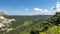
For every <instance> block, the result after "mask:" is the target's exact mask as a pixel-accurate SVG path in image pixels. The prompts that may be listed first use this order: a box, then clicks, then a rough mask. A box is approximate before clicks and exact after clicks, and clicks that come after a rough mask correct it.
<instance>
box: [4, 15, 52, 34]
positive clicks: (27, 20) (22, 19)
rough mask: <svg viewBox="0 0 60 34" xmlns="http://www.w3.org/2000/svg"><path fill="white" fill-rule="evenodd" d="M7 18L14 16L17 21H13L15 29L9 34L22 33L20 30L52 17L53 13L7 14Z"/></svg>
mask: <svg viewBox="0 0 60 34" xmlns="http://www.w3.org/2000/svg"><path fill="white" fill-rule="evenodd" d="M5 17H6V18H14V19H16V22H14V23H12V27H14V30H13V31H11V32H9V33H7V34H20V32H22V31H24V30H26V29H29V28H30V27H32V26H35V24H38V23H40V22H41V21H42V20H44V19H47V18H49V17H51V15H34V16H5Z"/></svg>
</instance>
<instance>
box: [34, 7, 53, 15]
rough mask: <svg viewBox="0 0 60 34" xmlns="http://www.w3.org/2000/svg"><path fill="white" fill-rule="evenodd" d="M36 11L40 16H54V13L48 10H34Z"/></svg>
mask: <svg viewBox="0 0 60 34" xmlns="http://www.w3.org/2000/svg"><path fill="white" fill-rule="evenodd" d="M34 10H35V11H36V12H37V13H38V14H40V15H52V13H51V12H50V11H49V10H47V9H44V10H43V9H40V8H34Z"/></svg>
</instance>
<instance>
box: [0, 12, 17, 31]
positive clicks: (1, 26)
mask: <svg viewBox="0 0 60 34" xmlns="http://www.w3.org/2000/svg"><path fill="white" fill-rule="evenodd" d="M2 14H3V13H0V31H1V32H3V31H5V32H9V31H11V30H13V27H12V21H16V20H15V19H7V18H5V17H4V16H3V15H2Z"/></svg>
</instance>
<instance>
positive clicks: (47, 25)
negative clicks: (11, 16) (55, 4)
mask: <svg viewBox="0 0 60 34" xmlns="http://www.w3.org/2000/svg"><path fill="white" fill-rule="evenodd" d="M20 34H60V13H56V15H54V16H52V17H50V18H48V19H46V20H44V21H41V22H40V23H38V24H36V25H34V26H32V27H30V28H28V29H26V30H24V31H22V32H20Z"/></svg>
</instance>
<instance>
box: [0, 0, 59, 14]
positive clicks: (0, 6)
mask: <svg viewBox="0 0 60 34" xmlns="http://www.w3.org/2000/svg"><path fill="white" fill-rule="evenodd" d="M56 2H60V0H0V11H2V12H5V13H6V14H8V15H38V14H39V13H37V11H35V10H34V8H41V9H48V10H49V9H50V8H51V7H53V6H55V4H56ZM42 15H43V13H42Z"/></svg>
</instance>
